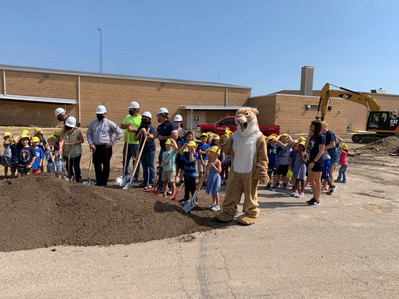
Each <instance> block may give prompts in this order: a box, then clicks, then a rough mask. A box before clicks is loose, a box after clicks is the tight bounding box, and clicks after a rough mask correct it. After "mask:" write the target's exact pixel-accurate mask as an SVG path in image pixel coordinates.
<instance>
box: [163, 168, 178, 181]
mask: <svg viewBox="0 0 399 299" xmlns="http://www.w3.org/2000/svg"><path fill="white" fill-rule="evenodd" d="M175 177H176V174H175V171H174V170H172V171H164V170H162V182H168V183H174V181H175Z"/></svg>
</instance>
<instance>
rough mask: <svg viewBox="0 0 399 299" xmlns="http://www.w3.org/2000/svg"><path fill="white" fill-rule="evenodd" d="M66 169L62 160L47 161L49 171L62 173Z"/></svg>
mask: <svg viewBox="0 0 399 299" xmlns="http://www.w3.org/2000/svg"><path fill="white" fill-rule="evenodd" d="M63 171H64V167H63V165H62V161H61V160H60V161H55V162H51V161H48V162H47V172H48V173H51V174H53V173H58V174H61V173H62V172H63Z"/></svg>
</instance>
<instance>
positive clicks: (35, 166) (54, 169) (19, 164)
mask: <svg viewBox="0 0 399 299" xmlns="http://www.w3.org/2000/svg"><path fill="white" fill-rule="evenodd" d="M59 135H60V132H59V131H56V132H54V135H52V136H50V137H48V138H47V140H46V139H45V138H44V136H43V131H42V130H41V129H40V128H35V130H34V132H33V134H32V136H31V135H30V133H29V131H28V130H22V132H21V134H20V135H19V136H15V137H14V136H13V135H12V134H11V133H10V132H5V133H4V136H3V138H4V141H3V147H4V150H3V154H2V155H1V159H0V161H1V165H2V166H4V177H5V179H8V178H17V177H21V176H24V175H28V174H30V173H32V174H34V173H38V172H43V171H44V160H46V161H47V172H48V173H51V174H53V173H54V174H55V175H56V176H57V177H58V178H60V177H61V175H62V174H63V165H62V158H61V156H60V154H59V152H58V151H59V149H58V139H59ZM9 171H10V175H9V174H8V172H9Z"/></svg>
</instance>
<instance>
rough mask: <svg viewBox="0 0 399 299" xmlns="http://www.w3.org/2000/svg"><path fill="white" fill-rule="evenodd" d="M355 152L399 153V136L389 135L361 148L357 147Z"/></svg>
mask: <svg viewBox="0 0 399 299" xmlns="http://www.w3.org/2000/svg"><path fill="white" fill-rule="evenodd" d="M355 152H357V153H362V154H384V155H389V154H399V137H398V136H389V137H386V138H383V139H380V140H377V141H374V142H373V143H369V144H367V145H365V146H363V147H361V148H358V149H355Z"/></svg>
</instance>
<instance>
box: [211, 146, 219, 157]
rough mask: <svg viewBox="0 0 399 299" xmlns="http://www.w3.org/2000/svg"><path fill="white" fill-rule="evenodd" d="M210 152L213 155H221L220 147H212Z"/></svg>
mask: <svg viewBox="0 0 399 299" xmlns="http://www.w3.org/2000/svg"><path fill="white" fill-rule="evenodd" d="M209 150H210V151H211V152H213V153H216V154H218V155H220V148H219V147H218V146H215V145H214V146H211V148H210V149H209Z"/></svg>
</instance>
